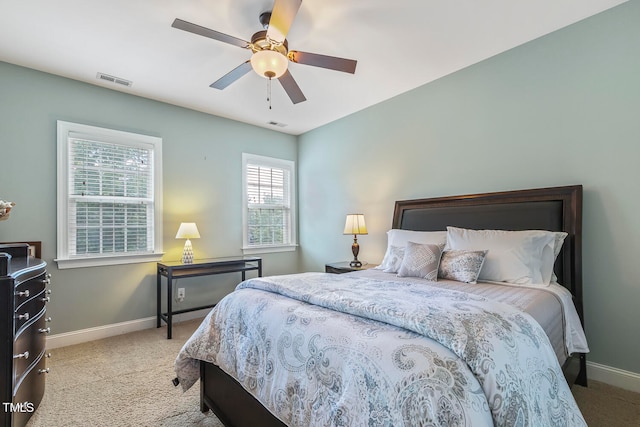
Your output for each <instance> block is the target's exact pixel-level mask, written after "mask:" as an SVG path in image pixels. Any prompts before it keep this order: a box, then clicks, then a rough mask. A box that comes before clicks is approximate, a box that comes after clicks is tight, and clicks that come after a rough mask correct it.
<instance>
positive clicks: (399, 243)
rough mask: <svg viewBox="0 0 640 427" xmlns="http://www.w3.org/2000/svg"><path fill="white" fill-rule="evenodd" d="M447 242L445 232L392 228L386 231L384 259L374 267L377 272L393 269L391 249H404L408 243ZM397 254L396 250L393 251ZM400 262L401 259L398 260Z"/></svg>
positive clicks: (436, 243)
mask: <svg viewBox="0 0 640 427" xmlns="http://www.w3.org/2000/svg"><path fill="white" fill-rule="evenodd" d="M446 241H447V232H446V231H413V230H400V229H397V228H394V229H392V230H389V231H387V251H386V252H385V254H384V258H383V259H382V262H381V263H380V265H379V266H377V267H375V268H376V269H378V270H390V271H392V270H393V268H394V259H396V260H397V257H394V254H393V253H392V252H394V251H392V249H391V248H392V247H393V246H396V247H401V248H404V247H406V246H407V243H408V242H413V243H421V244H430V245H444V244H445V242H446ZM395 253H396V254H397V250H396V251H395ZM400 262H402V259H400ZM398 268H399V265H398V266H397V267H395V271H393V272H394V273H395V272H396V271H398Z"/></svg>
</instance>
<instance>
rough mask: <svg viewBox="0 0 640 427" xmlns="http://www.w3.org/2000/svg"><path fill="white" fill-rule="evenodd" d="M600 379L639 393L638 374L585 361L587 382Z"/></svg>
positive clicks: (639, 377) (639, 380)
mask: <svg viewBox="0 0 640 427" xmlns="http://www.w3.org/2000/svg"><path fill="white" fill-rule="evenodd" d="M589 380H594V381H600V382H603V383H606V384H609V385H612V386H615V387H620V388H623V389H625V390H631V391H635V392H636V393H640V374H638V373H635V372H630V371H624V370H622V369H618V368H612V367H611V366H606V365H601V364H599V363H593V362H588V361H587V382H588V381H589Z"/></svg>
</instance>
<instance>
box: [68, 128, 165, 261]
mask: <svg viewBox="0 0 640 427" xmlns="http://www.w3.org/2000/svg"><path fill="white" fill-rule="evenodd" d="M69 164H70V165H71V170H70V173H69V206H68V209H69V229H68V241H69V254H70V255H88V254H112V253H120V252H133V253H151V252H153V250H154V241H153V238H154V235H153V223H152V222H150V221H149V220H150V219H152V218H153V214H154V212H153V208H154V206H153V205H154V203H153V152H152V149H150V148H142V147H131V146H126V145H120V144H114V143H105V142H100V141H91V140H88V139H84V138H75V137H73V134H72V135H71V136H70V137H69Z"/></svg>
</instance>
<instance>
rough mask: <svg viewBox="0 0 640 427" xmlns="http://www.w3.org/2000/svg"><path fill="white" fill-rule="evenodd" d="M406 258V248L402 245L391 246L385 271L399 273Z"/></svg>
mask: <svg viewBox="0 0 640 427" xmlns="http://www.w3.org/2000/svg"><path fill="white" fill-rule="evenodd" d="M403 259H404V248H403V247H402V246H389V254H388V256H387V257H385V260H386V265H385V268H384V270H382V271H384V272H385V273H397V272H398V270H399V269H400V265H401V264H402V260H403Z"/></svg>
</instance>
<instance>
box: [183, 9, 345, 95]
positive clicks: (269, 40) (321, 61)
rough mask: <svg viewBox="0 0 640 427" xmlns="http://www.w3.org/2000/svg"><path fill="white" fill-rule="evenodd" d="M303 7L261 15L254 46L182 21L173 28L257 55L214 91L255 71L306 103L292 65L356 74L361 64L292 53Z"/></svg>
mask: <svg viewBox="0 0 640 427" xmlns="http://www.w3.org/2000/svg"><path fill="white" fill-rule="evenodd" d="M301 3H302V0H275V4H274V6H273V11H271V12H264V13H262V14H261V15H260V23H261V24H262V27H263V28H264V30H262V31H258V32H257V33H255V34H254V35H253V36H251V42H248V41H245V40H242V39H239V38H236V37H233V36H230V35H227V34H223V33H220V32H218V31H215V30H211V29H209V28H205V27H202V26H200V25H196V24H192V23H191V22H187V21H183V20H182V19H177V18H176V19H175V20H174V21H173V24H171V26H172V27H173V28H177V29H179V30H184V31H187V32H190V33H193V34H197V35H200V36H204V37H209V38H211V39H214V40H218V41H221V42H224V43H229V44H231V45H234V46H238V47H241V48H243V49H250V50H251V51H252V52H253V55H252V56H251V59H249V60H247V61H245V62H243V63H242V64H240V65H239V66H237V67H236V68H234V69H233V70H231V71H230V72H228V73H227V74H225V75H224V76H222V77H221V78H219V79H218V80H216V81H215V82H213V83H212V84H211V85H210V87H212V88H215V89H220V90H222V89H224V88H226V87H227V86H229V85H230V84H231V83H233V82H235V81H236V80H238V79H239V78H240V77H242V76H244V75H245V74H247V73H248V72H249V71H250V70H251V69H253V70H254V71H255V72H256V73H257V74H258V75H260V76H262V77H264V78H267V79H269V80H271V79H278V81H279V82H280V84H282V87H283V88H284V90H285V92H286V93H287V95H288V96H289V98H290V99H291V102H293V103H294V104H297V103H299V102H303V101H306V99H307V98H305V96H304V94H303V93H302V90H300V87H299V86H298V84H297V83H296V81H295V80H294V78H293V76H292V75H291V73H290V72H289V70H288V69H287V67H288V65H289V61H291V62H295V63H298V64H304V65H312V66H314V67H322V68H328V69H330V70H336V71H342V72H345V73H351V74H353V73H355V71H356V64H357V61H355V60H353V59H344V58H337V57H334V56H327V55H319V54H317V53H308V52H300V51H296V50H289V43H288V41H287V39H286V36H287V33H288V32H289V28H291V24H292V23H293V20H294V19H295V17H296V14H297V13H298V9H300V4H301Z"/></svg>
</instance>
